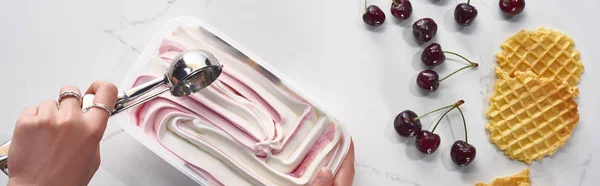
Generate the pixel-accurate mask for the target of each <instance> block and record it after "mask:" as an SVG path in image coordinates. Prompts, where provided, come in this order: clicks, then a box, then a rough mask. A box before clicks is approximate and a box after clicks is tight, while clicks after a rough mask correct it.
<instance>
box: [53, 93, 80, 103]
mask: <svg viewBox="0 0 600 186" xmlns="http://www.w3.org/2000/svg"><path fill="white" fill-rule="evenodd" d="M69 96H72V97H75V98H77V100H78V101H79V102H81V95H79V94H78V93H77V92H71V91H67V92H63V93H62V94H60V96H58V102H59V103H60V101H62V100H63V99H64V98H66V97H69Z"/></svg>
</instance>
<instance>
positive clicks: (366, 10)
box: [365, 0, 369, 12]
mask: <svg viewBox="0 0 600 186" xmlns="http://www.w3.org/2000/svg"><path fill="white" fill-rule="evenodd" d="M366 11H369V9H367V0H365V12H366Z"/></svg>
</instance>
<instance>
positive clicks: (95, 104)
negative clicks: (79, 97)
mask: <svg viewBox="0 0 600 186" xmlns="http://www.w3.org/2000/svg"><path fill="white" fill-rule="evenodd" d="M94 107H96V108H101V109H102V110H105V111H106V112H108V115H111V114H112V112H111V111H110V109H109V108H108V107H107V106H106V105H104V104H102V103H94V104H92V105H91V106H89V107H86V108H85V109H83V110H81V112H83V113H86V112H87V111H89V110H90V109H92V108H94Z"/></svg>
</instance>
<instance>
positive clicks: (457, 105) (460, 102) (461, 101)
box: [431, 100, 465, 133]
mask: <svg viewBox="0 0 600 186" xmlns="http://www.w3.org/2000/svg"><path fill="white" fill-rule="evenodd" d="M463 103H465V101H463V100H458V101H457V102H456V103H454V104H452V105H450V106H451V107H452V108H450V109H448V111H446V112H445V113H444V115H442V117H440V119H439V120H438V121H437V123H435V126H433V129H432V130H431V133H433V132H434V131H435V129H436V128H437V126H438V125H439V124H440V122H441V121H442V119H444V116H446V115H447V114H448V112H450V111H452V110H453V109H454V108H458V107H459V106H460V105H462V104H463ZM458 109H460V108H458Z"/></svg>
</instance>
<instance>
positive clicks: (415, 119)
mask: <svg viewBox="0 0 600 186" xmlns="http://www.w3.org/2000/svg"><path fill="white" fill-rule="evenodd" d="M454 105H455V104H452V105H448V106H445V107H442V108H439V109H435V110H432V111H430V112H428V113H426V114H423V115H422V116H419V117H416V118H413V121H417V120H419V119H421V118H423V117H425V116H427V115H429V114H433V113H435V112H437V111H440V110H444V109H447V108H450V107H453V106H454Z"/></svg>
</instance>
